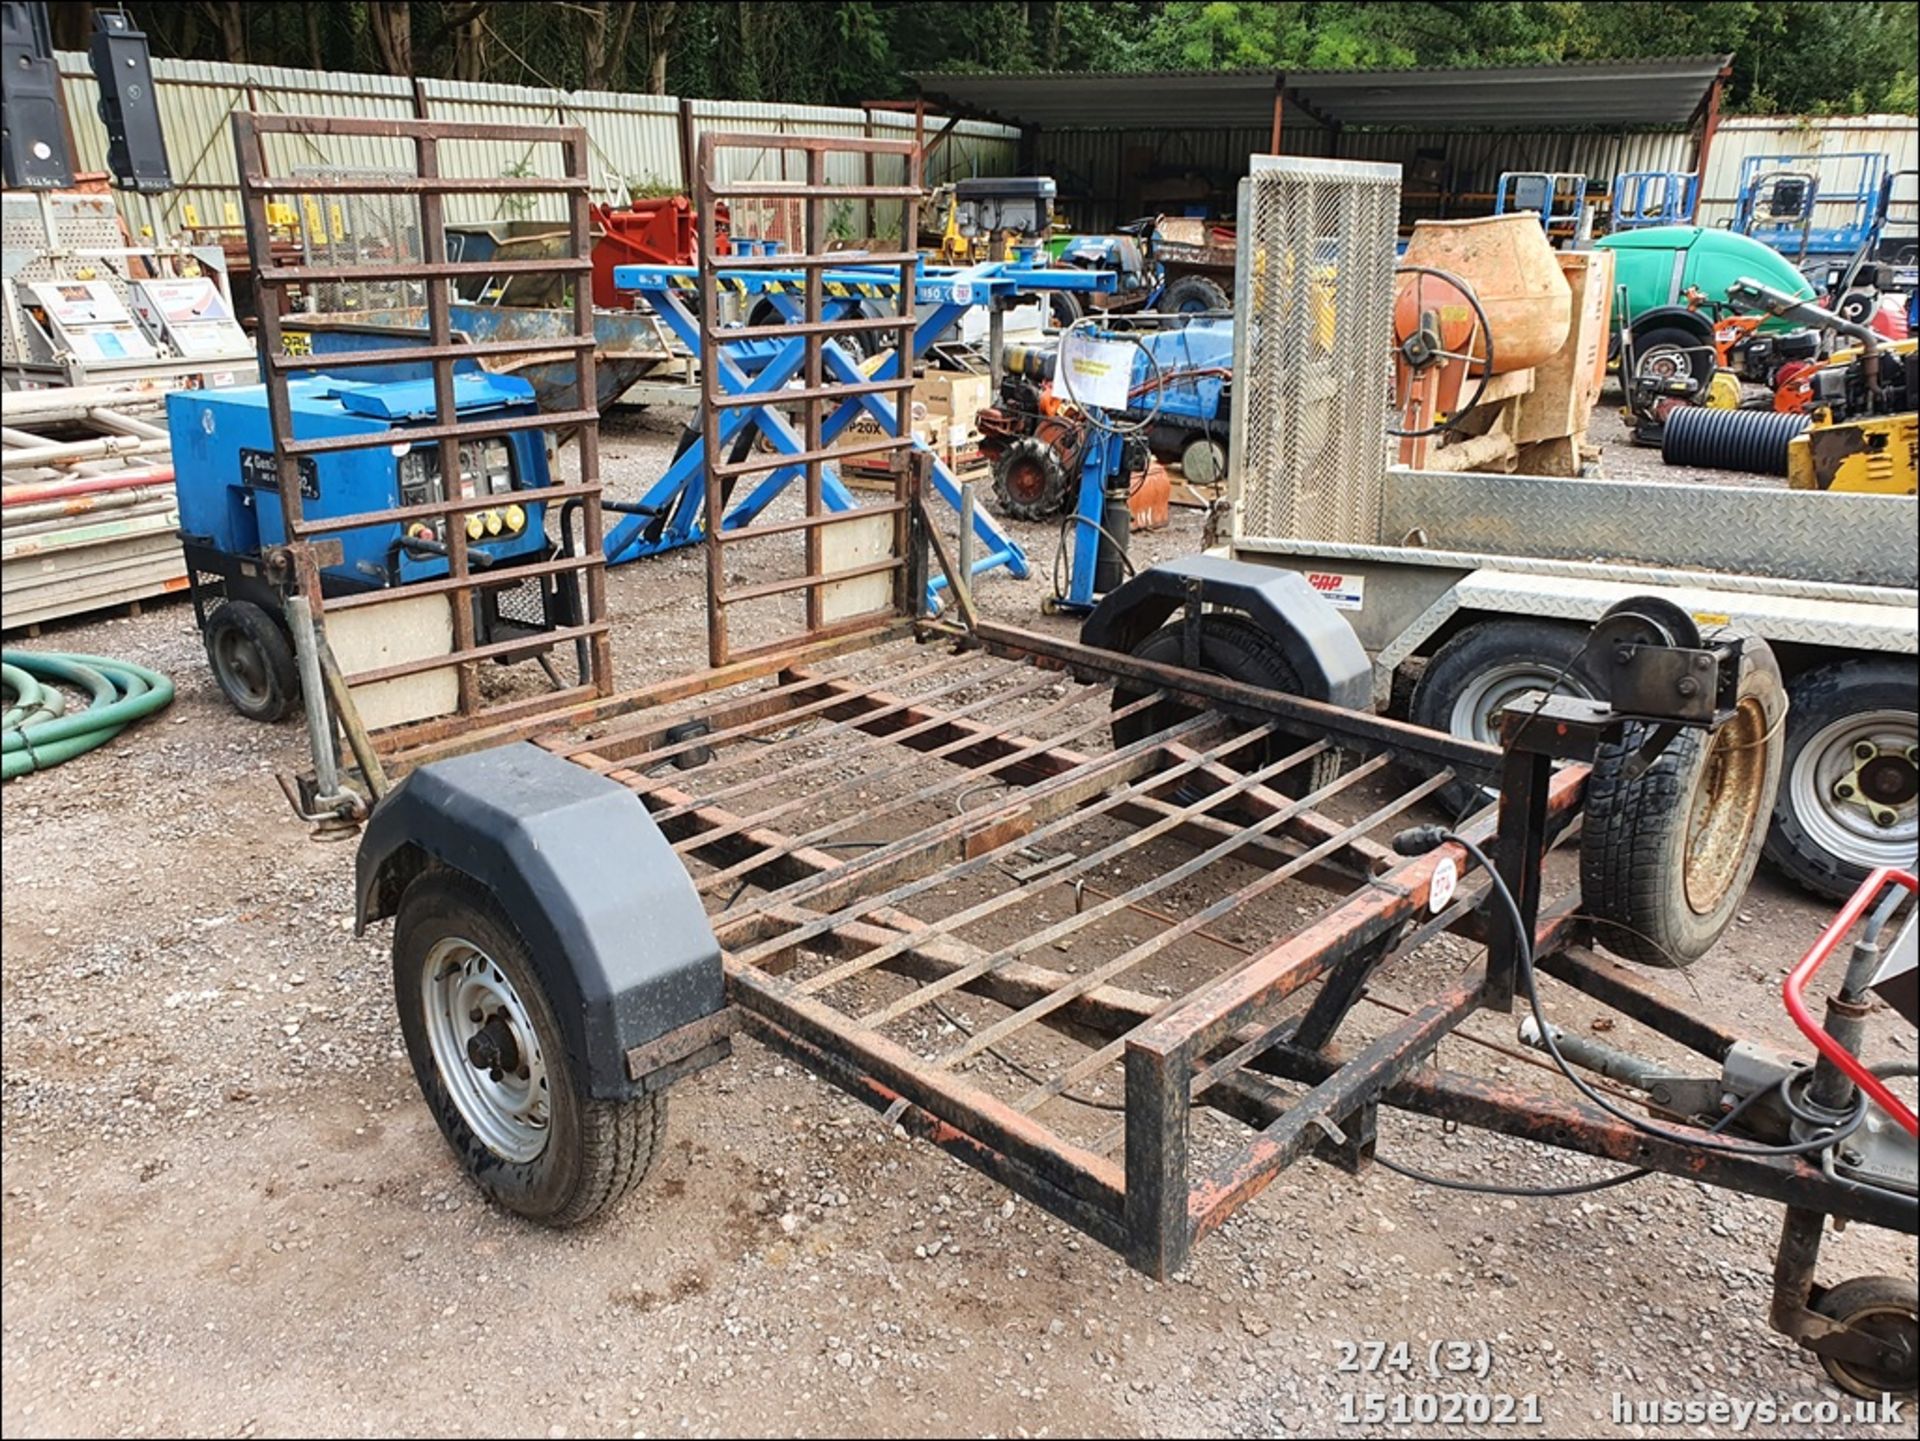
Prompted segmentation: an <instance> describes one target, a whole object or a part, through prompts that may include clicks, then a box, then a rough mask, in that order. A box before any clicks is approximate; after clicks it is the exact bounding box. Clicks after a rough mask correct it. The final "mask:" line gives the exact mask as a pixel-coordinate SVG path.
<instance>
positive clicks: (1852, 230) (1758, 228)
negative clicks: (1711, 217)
mask: <svg viewBox="0 0 1920 1441" xmlns="http://www.w3.org/2000/svg"><path fill="white" fill-rule="evenodd" d="M1849 165H1852V166H1857V167H1858V169H1857V176H1856V180H1857V183H1855V184H1854V185H1852V186H1851V187H1845V188H1842V186H1843V184H1844V181H1845V180H1846V178H1847V177H1848V175H1849V174H1850V173H1852V172H1849V171H1848V169H1847V167H1848V166H1849ZM1783 172H1784V173H1787V174H1792V175H1806V176H1808V177H1810V178H1811V179H1812V181H1813V188H1814V193H1813V196H1812V203H1811V205H1810V207H1809V209H1810V211H1812V212H1815V213H1817V212H1818V211H1819V210H1821V209H1823V208H1828V207H1840V208H1843V210H1844V214H1845V217H1846V218H1845V219H1844V220H1843V221H1842V222H1841V223H1839V224H1837V225H1814V224H1811V223H1808V224H1806V225H1804V226H1803V225H1786V224H1779V225H1775V224H1769V223H1768V222H1767V221H1766V219H1765V217H1763V216H1759V215H1756V214H1754V207H1755V202H1756V201H1757V199H1758V198H1759V187H1760V185H1761V184H1762V183H1763V182H1764V181H1765V180H1766V179H1767V178H1768V176H1770V175H1774V174H1780V173H1783ZM1886 172H1887V157H1886V156H1885V155H1883V154H1881V153H1880V152H1879V151H1877V150H1848V151H1843V152H1841V153H1840V154H1836V155H1749V156H1747V157H1746V158H1745V159H1744V160H1742V161H1741V162H1740V194H1739V198H1738V200H1737V202H1736V209H1735V211H1734V218H1733V228H1734V230H1736V231H1738V232H1739V233H1740V234H1742V235H1749V236H1752V237H1753V238H1754V239H1755V240H1758V241H1760V242H1762V243H1763V244H1766V245H1771V246H1772V247H1773V248H1774V249H1775V250H1778V251H1779V252H1780V253H1781V254H1782V255H1788V256H1789V258H1794V257H1795V256H1797V255H1804V256H1807V257H1812V256H1816V255H1818V256H1835V255H1851V254H1853V252H1854V251H1856V250H1858V249H1859V248H1860V247H1861V246H1862V245H1864V244H1866V242H1867V241H1868V240H1869V239H1870V238H1872V235H1873V232H1874V229H1875V227H1876V226H1877V225H1878V224H1879V219H1880V200H1881V191H1882V182H1883V181H1884V180H1885V178H1886ZM1830 180H1831V181H1833V182H1835V183H1831V184H1830V183H1829V181H1830ZM1803 239H1804V242H1805V244H1804V247H1803V245H1802V241H1803Z"/></svg>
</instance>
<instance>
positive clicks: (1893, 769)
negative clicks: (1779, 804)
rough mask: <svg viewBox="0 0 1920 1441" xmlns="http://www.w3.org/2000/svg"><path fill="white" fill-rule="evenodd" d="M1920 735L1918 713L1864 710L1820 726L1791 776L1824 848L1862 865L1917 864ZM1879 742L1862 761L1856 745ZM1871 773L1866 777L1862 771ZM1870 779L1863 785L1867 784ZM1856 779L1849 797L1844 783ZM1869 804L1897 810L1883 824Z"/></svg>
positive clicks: (1810, 832) (1791, 788)
mask: <svg viewBox="0 0 1920 1441" xmlns="http://www.w3.org/2000/svg"><path fill="white" fill-rule="evenodd" d="M1916 737H1920V726H1916V724H1915V720H1914V716H1913V713H1912V712H1911V711H1897V710H1877V711H1862V712H1860V713H1859V714H1857V715H1850V716H1844V717H1842V718H1841V719H1839V720H1837V721H1833V722H1831V723H1829V724H1828V725H1825V726H1823V727H1821V728H1820V729H1819V730H1818V731H1816V732H1815V733H1814V734H1813V735H1811V736H1809V737H1808V738H1807V743H1806V744H1805V745H1803V746H1802V747H1800V752H1799V754H1798V755H1796V756H1795V757H1794V760H1793V771H1792V773H1791V775H1790V776H1789V777H1788V781H1787V785H1788V793H1789V795H1790V796H1791V797H1792V800H1793V812H1794V815H1795V816H1796V817H1797V818H1798V819H1799V822H1800V826H1801V828H1802V829H1803V830H1805V832H1806V833H1807V836H1808V838H1809V839H1811V840H1812V841H1813V842H1814V843H1815V844H1817V845H1818V846H1820V848H1821V849H1822V850H1825V851H1827V852H1828V853H1829V854H1831V855H1836V856H1838V857H1840V858H1841V859H1842V860H1844V861H1846V862H1848V863H1849V864H1851V865H1856V866H1859V867H1860V868H1861V869H1863V870H1871V869H1873V868H1874V867H1875V866H1910V865H1912V864H1913V856H1914V848H1915V844H1916V842H1920V802H1917V801H1916V799H1915V796H1914V789H1915V779H1916V776H1917V775H1920V772H1916V770H1915V766H1914V761H1913V747H1914V744H1915V741H1916ZM1862 746H1872V747H1873V748H1874V751H1875V755H1874V757H1873V758H1872V759H1871V760H1866V759H1864V758H1863V756H1862V755H1861V753H1860V752H1859V751H1858V750H1857V749H1856V748H1857V747H1862ZM1863 771H1865V772H1866V774H1865V775H1864V776H1863V775H1862V772H1863ZM1863 782H1864V784H1863ZM1843 783H1848V784H1852V785H1853V786H1854V788H1855V794H1854V795H1853V796H1852V797H1850V798H1843V797H1842V796H1840V795H1839V794H1837V788H1838V787H1839V786H1840V785H1842V784H1843ZM1870 804H1878V805H1879V806H1880V808H1881V809H1883V810H1887V811H1891V812H1892V814H1893V816H1894V820H1893V823H1892V824H1891V825H1882V824H1880V823H1878V822H1876V821H1875V820H1874V818H1873V814H1872V813H1871V811H1870V810H1869V805H1870Z"/></svg>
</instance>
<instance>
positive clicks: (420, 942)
mask: <svg viewBox="0 0 1920 1441" xmlns="http://www.w3.org/2000/svg"><path fill="white" fill-rule="evenodd" d="M393 993H394V1001H395V1003H396V1005H397V1006H398V1008H399V1012H400V1033H401V1035H402V1036H403V1037H404V1038H405V1040H406V1045H407V1056H408V1058H409V1059H410V1060H411V1061H412V1062H413V1074H414V1079H415V1080H416V1081H418V1082H419V1084H420V1094H421V1095H422V1096H424V1097H425V1098H426V1101H427V1105H428V1108H429V1109H430V1110H432V1112H433V1118H434V1120H435V1121H436V1122H438V1123H439V1126H440V1134H441V1135H443V1136H445V1137H446V1139H447V1144H448V1145H449V1146H451V1147H452V1148H453V1153H454V1155H456V1156H457V1157H459V1159H460V1164H461V1166H462V1167H463V1168H464V1169H465V1170H466V1172H467V1174H468V1175H469V1176H471V1177H472V1178H473V1181H474V1183H475V1184H476V1185H477V1186H479V1188H480V1189H481V1190H482V1191H484V1192H485V1193H486V1194H487V1195H488V1196H489V1197H490V1198H492V1199H493V1200H494V1201H496V1202H498V1203H499V1204H500V1205H501V1206H503V1207H505V1208H506V1209H507V1210H509V1211H513V1212H516V1213H518V1214H519V1215H522V1216H525V1217H527V1218H528V1219H529V1220H533V1221H538V1222H540V1223H542V1224H543V1225H548V1226H555V1227H567V1226H577V1225H580V1224H581V1223H582V1222H585V1221H589V1220H592V1219H593V1218H594V1217H596V1216H599V1215H601V1214H603V1213H604V1212H606V1211H608V1210H610V1209H612V1208H613V1207H614V1206H615V1205H617V1204H618V1203H619V1202H620V1200H621V1199H622V1198H623V1197H625V1196H626V1194H627V1193H628V1192H629V1191H631V1190H633V1188H634V1187H635V1186H637V1185H639V1184H640V1182H641V1181H642V1180H643V1179H644V1178H645V1176H646V1174H647V1172H648V1171H650V1170H651V1169H652V1168H653V1163H654V1161H655V1160H656V1159H657V1158H658V1156H659V1154H660V1151H661V1148H662V1146H663V1144H664V1141H665V1134H666V1122H667V1108H666V1097H665V1096H664V1095H661V1094H656V1095H651V1096H646V1097H642V1098H641V1099H639V1100H637V1101H600V1100H595V1099H593V1098H592V1097H590V1096H588V1095H587V1094H586V1093H585V1092H584V1091H583V1090H582V1089H581V1080H580V1077H579V1076H578V1075H577V1074H576V1073H575V1069H574V1065H573V1062H572V1060H571V1058H570V1057H569V1056H568V1054H567V1046H566V1041H565V1038H564V1037H563V1035H562V1034H561V1031H560V1026H559V1022H558V1021H557V1020H556V1019H555V1016H554V1012H553V1006H552V1003H551V1002H550V1001H549V1000H548V999H547V994H546V990H545V988H544V987H543V986H542V985H541V983H540V977H539V973H538V972H537V971H536V970H535V969H534V966H533V962H532V958H531V956H530V954H529V952H528V950H527V945H526V942H525V941H523V940H522V939H521V938H520V934H519V932H518V931H516V930H515V929H514V926H513V922H512V921H511V920H509V919H508V918H507V916H506V913H505V912H504V911H502V910H501V908H500V906H499V904H498V903H497V902H496V901H495V900H494V899H493V897H492V895H491V894H490V893H489V892H488V891H487V890H486V889H485V888H484V887H483V886H481V885H479V884H478V883H477V882H475V881H472V880H470V879H468V878H467V877H466V876H463V875H460V874H458V873H456V872H453V871H447V870H438V869H435V870H428V871H426V872H424V873H422V874H421V875H420V876H419V877H417V878H416V879H415V880H414V881H413V882H412V883H411V884H410V885H409V886H408V887H407V889H406V892H405V894H403V895H402V896H401V898H400V907H399V912H398V915H397V916H396V917H395V920H394V927H393Z"/></svg>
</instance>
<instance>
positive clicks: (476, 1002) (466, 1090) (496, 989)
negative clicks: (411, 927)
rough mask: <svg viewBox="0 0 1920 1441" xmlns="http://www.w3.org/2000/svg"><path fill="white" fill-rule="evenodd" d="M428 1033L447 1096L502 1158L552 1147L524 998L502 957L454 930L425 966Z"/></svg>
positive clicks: (536, 1042) (521, 1157) (535, 1039)
mask: <svg viewBox="0 0 1920 1441" xmlns="http://www.w3.org/2000/svg"><path fill="white" fill-rule="evenodd" d="M421 1000H422V1002H423V1003H424V1009H425V1011H426V1022H427V1027H426V1029H427V1039H428V1041H429V1043H430V1044H431V1046H432V1048H433V1059H434V1065H435V1068H436V1069H437V1070H438V1071H439V1073H440V1081H441V1084H443V1085H444V1086H445V1087H446V1088H447V1095H448V1097H449V1098H450V1099H451V1100H452V1102H453V1104H454V1108H455V1109H456V1110H458V1111H459V1112H460V1117H461V1119H462V1120H464V1121H465V1122H466V1123H467V1126H468V1128H469V1129H470V1130H471V1131H472V1132H473V1134H474V1135H475V1136H476V1137H478V1138H479V1140H480V1141H481V1142H482V1144H484V1145H485V1146H486V1147H487V1149H488V1150H490V1151H492V1152H494V1153H495V1154H496V1155H498V1156H499V1157H500V1158H501V1159H503V1160H505V1161H509V1162H512V1163H514V1164H519V1165H524V1164H526V1163H528V1162H530V1161H534V1160H537V1159H538V1158H539V1156H540V1153H541V1152H542V1151H544V1150H545V1149H546V1147H547V1135H548V1124H549V1121H550V1117H551V1111H550V1101H549V1098H548V1094H547V1067H546V1062H545V1060H544V1058H543V1057H542V1055H541V1051H540V1037H539V1035H538V1033H537V1032H536V1031H535V1030H534V1028H533V1021H532V1018H531V1017H530V1016H529V1014H528V1012H527V1008H526V1004H525V1002H524V1001H522V999H521V997H520V994H519V992H518V991H516V990H515V989H514V986H513V982H512V981H510V980H509V979H508V978H507V974H506V972H505V971H504V970H502V969H501V967H500V965H499V963H498V962H496V961H495V960H494V959H493V958H492V957H491V956H489V955H487V953H486V952H485V951H482V950H481V949H480V948H479V947H478V946H476V945H474V944H473V943H472V942H470V941H466V940H462V939H460V938H458V937H453V936H449V937H448V938H446V939H445V940H443V941H441V942H440V943H439V944H438V945H437V946H435V947H434V948H433V950H432V952H431V953H430V954H429V955H428V957H427V963H426V965H425V966H424V967H423V968H422V972H421Z"/></svg>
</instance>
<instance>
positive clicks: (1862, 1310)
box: [1813, 1276, 1920, 1401]
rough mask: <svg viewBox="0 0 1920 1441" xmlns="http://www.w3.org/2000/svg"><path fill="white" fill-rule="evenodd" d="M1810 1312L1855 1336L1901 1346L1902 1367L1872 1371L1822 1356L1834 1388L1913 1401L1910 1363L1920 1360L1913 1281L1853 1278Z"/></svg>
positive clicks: (1919, 1303)
mask: <svg viewBox="0 0 1920 1441" xmlns="http://www.w3.org/2000/svg"><path fill="white" fill-rule="evenodd" d="M1813 1309H1814V1311H1815V1312H1816V1313H1817V1314H1819V1315H1822V1316H1825V1317H1826V1318H1827V1319H1828V1320H1829V1321H1839V1322H1841V1323H1842V1324H1844V1325H1846V1326H1850V1327H1852V1328H1853V1329H1855V1330H1858V1331H1865V1332H1867V1333H1868V1334H1869V1335H1872V1336H1875V1337H1878V1338H1879V1339H1881V1340H1883V1341H1890V1342H1892V1343H1894V1344H1895V1345H1897V1346H1900V1347H1901V1348H1902V1349H1903V1350H1904V1351H1905V1353H1906V1358H1907V1360H1906V1365H1905V1366H1904V1367H1896V1366H1874V1365H1871V1364H1863V1363H1860V1362H1855V1361H1843V1360H1841V1359H1839V1358H1838V1357H1835V1356H1822V1357H1821V1358H1820V1364H1821V1365H1822V1366H1824V1367H1826V1369H1827V1374H1828V1375H1829V1376H1831V1377H1832V1378H1833V1381H1834V1384H1835V1385H1836V1386H1838V1387H1840V1389H1841V1390H1843V1391H1846V1392H1848V1393H1849V1394H1851V1395H1854V1396H1864V1397H1865V1398H1867V1399H1868V1400H1870V1401H1878V1400H1879V1399H1880V1398H1881V1397H1882V1396H1883V1395H1887V1394H1889V1393H1891V1394H1892V1395H1895V1396H1911V1395H1913V1394H1914V1391H1915V1373H1914V1364H1913V1358H1914V1357H1915V1356H1916V1355H1920V1295H1916V1291H1915V1287H1914V1284H1913V1282H1912V1281H1911V1280H1908V1279H1905V1278H1903V1277H1900V1276H1855V1277H1854V1278H1853V1279H1852V1280H1850V1281H1842V1282H1841V1283H1840V1284H1839V1285H1838V1286H1835V1287H1833V1288H1832V1289H1831V1290H1829V1291H1825V1292H1822V1293H1821V1296H1820V1299H1819V1300H1817V1301H1815V1302H1814V1303H1813Z"/></svg>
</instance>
